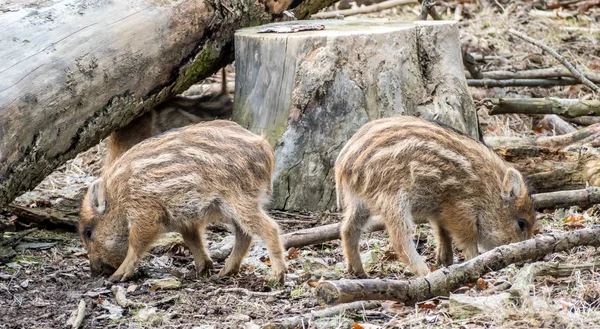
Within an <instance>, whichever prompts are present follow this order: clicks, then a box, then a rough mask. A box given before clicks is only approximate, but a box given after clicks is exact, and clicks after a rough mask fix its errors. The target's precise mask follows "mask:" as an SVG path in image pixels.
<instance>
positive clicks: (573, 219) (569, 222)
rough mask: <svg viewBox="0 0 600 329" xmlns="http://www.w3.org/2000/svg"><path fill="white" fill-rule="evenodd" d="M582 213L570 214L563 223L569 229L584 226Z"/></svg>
mask: <svg viewBox="0 0 600 329" xmlns="http://www.w3.org/2000/svg"><path fill="white" fill-rule="evenodd" d="M583 219H584V218H583V216H582V215H569V216H567V218H565V219H564V220H563V225H564V226H566V228H568V229H579V228H584V227H585V225H583Z"/></svg>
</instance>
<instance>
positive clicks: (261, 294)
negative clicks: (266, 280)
mask: <svg viewBox="0 0 600 329" xmlns="http://www.w3.org/2000/svg"><path fill="white" fill-rule="evenodd" d="M221 293H240V294H244V295H246V296H257V297H273V296H277V295H281V294H282V293H283V290H276V291H271V292H260V291H250V290H248V289H244V288H219V289H217V290H215V291H212V292H210V293H208V294H206V295H204V297H210V296H214V295H218V294H221Z"/></svg>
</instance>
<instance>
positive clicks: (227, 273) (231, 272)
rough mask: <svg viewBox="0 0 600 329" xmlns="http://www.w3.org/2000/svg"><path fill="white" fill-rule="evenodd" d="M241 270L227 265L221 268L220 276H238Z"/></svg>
mask: <svg viewBox="0 0 600 329" xmlns="http://www.w3.org/2000/svg"><path fill="white" fill-rule="evenodd" d="M239 272H240V271H239V269H237V270H236V269H230V268H227V266H225V267H223V268H222V269H221V271H219V278H222V277H226V276H236V275H237V274H238V273H239Z"/></svg>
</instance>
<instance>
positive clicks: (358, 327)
mask: <svg viewBox="0 0 600 329" xmlns="http://www.w3.org/2000/svg"><path fill="white" fill-rule="evenodd" d="M352 329H364V328H363V326H361V325H360V324H358V323H356V322H354V323H353V324H352Z"/></svg>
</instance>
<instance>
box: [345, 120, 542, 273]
mask: <svg viewBox="0 0 600 329" xmlns="http://www.w3.org/2000/svg"><path fill="white" fill-rule="evenodd" d="M335 182H336V191H337V198H338V199H337V200H338V207H340V208H342V207H343V208H344V210H345V212H344V221H343V224H342V228H341V236H342V240H343V244H344V250H345V255H346V260H347V261H348V270H349V272H350V273H352V274H355V275H358V276H364V275H365V273H364V270H363V267H362V263H361V260H360V256H359V250H358V245H359V238H360V232H361V229H362V228H363V227H364V225H365V224H366V223H367V222H368V220H369V217H371V216H374V215H379V216H381V218H382V219H383V221H384V222H385V224H386V227H387V230H388V232H389V235H390V240H391V243H392V244H393V246H394V248H395V250H396V251H397V253H398V255H399V257H400V259H401V260H402V261H403V262H405V263H406V264H407V265H408V267H409V269H410V270H411V271H412V272H413V273H415V274H416V275H424V274H427V273H429V268H428V267H427V265H426V264H425V262H424V261H423V260H422V259H421V257H420V256H419V254H418V253H417V251H416V248H415V246H414V244H413V242H412V239H411V233H412V230H413V224H415V223H426V222H429V224H430V225H431V226H432V228H433V230H434V233H435V236H436V240H437V243H438V252H437V259H438V262H440V263H441V264H443V265H450V264H452V262H453V251H452V240H453V239H454V240H455V242H456V243H457V245H458V247H459V248H460V249H462V250H463V251H464V252H465V254H466V256H467V258H472V257H474V256H476V255H478V253H479V249H481V250H488V249H491V248H493V247H496V246H498V245H502V244H507V243H511V242H517V241H521V240H524V239H527V238H529V237H531V235H532V232H533V231H534V229H535V226H536V225H537V224H536V221H535V212H534V210H533V204H532V201H531V197H530V196H529V193H528V189H527V186H526V185H525V183H524V181H523V178H522V176H521V174H520V173H519V172H518V171H517V170H515V169H514V168H512V167H511V166H510V165H509V164H507V163H506V162H505V161H504V160H502V159H501V158H500V157H499V156H498V155H497V154H496V153H494V152H493V151H492V150H491V149H489V148H488V147H486V146H485V145H484V144H482V143H480V142H479V141H476V140H474V139H472V138H469V137H467V136H465V135H462V134H460V133H459V132H456V131H453V130H451V129H448V128H445V127H444V126H443V125H439V124H436V123H432V122H428V121H426V120H423V119H420V118H415V117H392V118H385V119H379V120H375V121H372V122H370V123H368V124H366V125H364V126H363V127H361V128H360V129H359V130H358V131H357V132H356V134H355V135H354V136H352V138H350V140H349V141H348V143H347V144H346V145H345V146H344V148H343V149H342V150H341V152H340V154H339V156H338V158H337V160H336V163H335ZM521 227H522V228H523V229H521Z"/></svg>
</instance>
